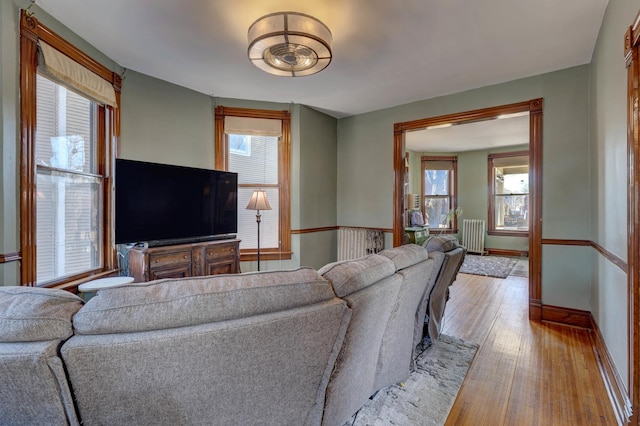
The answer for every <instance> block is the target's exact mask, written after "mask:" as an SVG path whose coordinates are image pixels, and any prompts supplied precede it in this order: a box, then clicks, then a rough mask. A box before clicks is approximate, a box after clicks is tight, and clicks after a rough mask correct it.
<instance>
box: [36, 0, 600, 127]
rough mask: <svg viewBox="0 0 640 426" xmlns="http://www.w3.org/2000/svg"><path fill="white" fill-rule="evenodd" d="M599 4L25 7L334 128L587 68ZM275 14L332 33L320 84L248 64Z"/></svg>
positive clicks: (172, 70) (173, 73)
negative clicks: (324, 118)
mask: <svg viewBox="0 0 640 426" xmlns="http://www.w3.org/2000/svg"><path fill="white" fill-rule="evenodd" d="M607 1H608V0H561V1H558V0H536V1H524V0H476V1H471V0H444V1H443V0H404V1H402V2H398V1H389V0H306V1H301V0H181V1H176V0H109V1H98V0H36V5H37V6H39V7H41V8H42V9H43V10H45V11H46V12H47V13H49V14H50V15H52V16H53V17H54V18H56V19H58V20H59V21H60V22H62V23H63V24H64V25H66V26H67V27H69V28H70V29H71V30H73V31H74V32H76V33H77V34H78V35H80V36H81V37H82V38H83V39H85V40H87V41H88V42H89V43H91V44H92V45H93V46H95V47H96V48H97V49H98V50H100V51H101V52H103V53H104V54H105V55H107V56H108V57H110V58H111V59H113V60H114V61H116V62H117V63H118V64H120V65H121V66H123V67H125V68H127V69H131V70H135V71H137V72H141V73H143V74H147V75H150V76H153V77H157V78H160V79H162V80H166V81H169V82H172V83H175V84H178V85H180V86H184V87H188V88H190V89H193V90H196V91H198V92H202V93H204V94H207V95H212V96H217V97H228V98H239V99H254V100H261V101H274V102H294V103H299V104H305V105H308V106H311V107H313V108H315V109H318V110H320V111H324V112H326V113H328V114H330V115H332V116H334V117H345V116H349V115H353V114H360V113H364V112H368V111H374V110H378V109H382V108H386V107H391V106H395V105H401V104H405V103H408V102H413V101H418V100H422V99H428V98H432V97H436V96H441V95H446V94H451V93H457V92H461V91H464V90H468V89H472V88H477V87H482V86H486V85H490V84H496V83H500V82H505V81H510V80H514V79H518V78H522V77H527V76H531V75H536V74H541V73H545V72H550V71H554V70H559V69H563V68H567V67H571V66H575V65H581V64H585V63H588V62H590V60H591V54H592V52H593V48H594V45H595V42H596V38H597V36H598V31H599V29H600V25H601V23H602V17H603V15H604V11H605V8H606V5H607ZM285 10H291V11H297V12H302V13H307V14H310V15H313V16H315V17H316V18H318V19H320V20H321V21H323V22H324V23H325V24H326V25H327V26H328V27H329V28H330V29H331V31H332V34H333V46H334V49H333V52H334V57H333V61H332V63H331V64H330V65H329V67H327V68H326V69H325V70H324V71H322V72H320V73H319V74H316V75H313V76H308V77H298V78H290V77H276V76H272V75H270V74H267V73H264V72H263V71H260V70H259V69H258V68H256V67H255V66H254V65H252V64H251V63H250V62H249V60H248V59H247V29H248V28H249V25H250V24H251V23H252V22H253V21H255V20H256V19H257V18H259V17H261V16H263V15H265V14H267V13H272V12H277V11H285ZM36 16H37V14H36ZM123 90H126V74H125V82H124V88H123Z"/></svg>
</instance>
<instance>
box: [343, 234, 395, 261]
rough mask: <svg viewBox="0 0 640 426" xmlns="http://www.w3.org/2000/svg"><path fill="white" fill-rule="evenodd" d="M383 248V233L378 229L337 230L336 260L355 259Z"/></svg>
mask: <svg viewBox="0 0 640 426" xmlns="http://www.w3.org/2000/svg"><path fill="white" fill-rule="evenodd" d="M383 248H384V232H383V231H382V230H380V229H366V228H348V227H340V228H339V229H338V260H350V259H357V258H359V257H363V256H366V255H368V254H371V253H378V252H380V251H382V249H383Z"/></svg>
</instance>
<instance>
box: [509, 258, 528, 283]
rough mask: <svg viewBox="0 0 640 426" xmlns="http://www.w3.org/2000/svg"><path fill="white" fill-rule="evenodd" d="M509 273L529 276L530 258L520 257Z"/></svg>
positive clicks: (514, 275) (513, 275)
mask: <svg viewBox="0 0 640 426" xmlns="http://www.w3.org/2000/svg"><path fill="white" fill-rule="evenodd" d="M509 275H510V276H512V277H523V278H527V277H528V276H529V258H528V257H524V258H520V259H518V262H517V263H516V266H514V267H513V269H512V270H511V272H509Z"/></svg>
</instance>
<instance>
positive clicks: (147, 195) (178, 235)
mask: <svg viewBox="0 0 640 426" xmlns="http://www.w3.org/2000/svg"><path fill="white" fill-rule="evenodd" d="M115 192H116V197H115V215H116V217H115V222H116V232H115V234H116V235H115V242H116V244H123V243H141V242H153V243H155V244H158V243H159V242H162V241H163V240H189V239H193V240H202V239H207V238H208V237H216V236H225V235H231V234H234V233H236V232H237V231H238V229H237V227H238V202H237V198H238V175H237V174H236V173H232V172H225V171H219V170H207V169H198V168H192V167H183V166H173V165H168V164H157V163H148V162H144V161H135V160H124V159H120V158H119V159H116V175H115Z"/></svg>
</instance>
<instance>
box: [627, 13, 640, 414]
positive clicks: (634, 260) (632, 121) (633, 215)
mask: <svg viewBox="0 0 640 426" xmlns="http://www.w3.org/2000/svg"><path fill="white" fill-rule="evenodd" d="M639 49H640V13H638V15H637V16H636V19H635V20H634V22H633V24H632V25H631V26H630V27H629V28H628V29H627V31H626V33H625V37H624V54H625V63H626V66H627V231H628V233H627V235H628V237H627V264H628V273H627V292H628V296H627V297H628V303H627V306H628V308H627V309H628V320H629V338H628V340H629V342H628V348H629V364H628V371H629V377H628V383H629V399H630V400H631V404H632V415H631V418H630V424H632V425H638V424H639V423H640V422H639V416H638V407H640V355H639V354H640V309H638V306H640V289H639V288H638V286H639V285H640V194H638V193H637V192H636V191H637V188H640V118H639V114H638V98H639V94H640V93H639V87H640V64H639V63H638V59H639V57H638V54H639Z"/></svg>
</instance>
